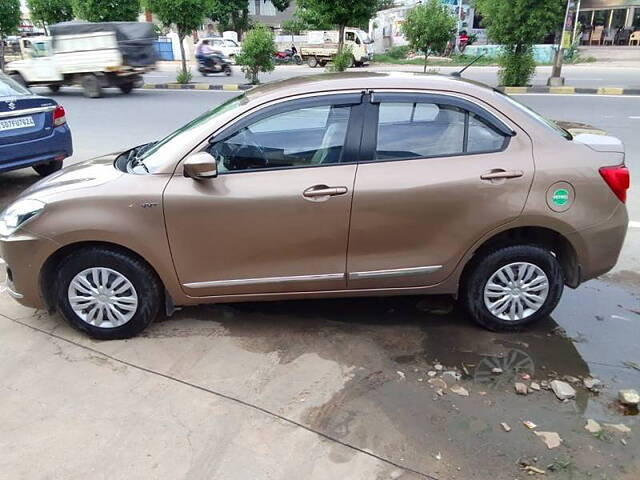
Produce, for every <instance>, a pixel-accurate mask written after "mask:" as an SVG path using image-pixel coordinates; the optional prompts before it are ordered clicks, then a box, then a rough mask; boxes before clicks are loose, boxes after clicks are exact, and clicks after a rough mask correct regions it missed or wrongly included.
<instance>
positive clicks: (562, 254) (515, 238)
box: [458, 226, 580, 289]
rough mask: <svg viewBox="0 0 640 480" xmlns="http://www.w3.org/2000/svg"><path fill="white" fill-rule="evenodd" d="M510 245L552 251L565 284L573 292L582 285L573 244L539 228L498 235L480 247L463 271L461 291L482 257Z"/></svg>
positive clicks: (516, 228)
mask: <svg viewBox="0 0 640 480" xmlns="http://www.w3.org/2000/svg"><path fill="white" fill-rule="evenodd" d="M511 245H537V246H541V247H543V248H545V249H547V250H549V251H550V252H551V253H552V254H553V255H554V256H555V257H556V258H557V259H558V262H559V263H560V266H561V268H562V273H563V275H564V280H565V284H566V285H568V286H569V287H571V288H576V287H577V286H578V285H580V264H579V262H578V254H577V252H576V249H575V247H574V246H573V245H572V243H571V242H570V241H569V240H568V239H567V238H566V237H565V236H564V235H562V234H561V233H559V232H557V231H556V230H553V229H550V228H547V227H540V226H523V227H514V228H511V229H508V230H504V231H501V232H498V233H496V234H495V235H493V236H491V237H489V238H488V239H486V240H485V241H484V242H482V243H481V244H480V245H478V246H477V247H476V248H475V249H474V251H473V254H472V255H471V257H470V258H469V259H468V260H467V262H466V264H465V265H464V268H463V269H462V273H461V275H460V281H459V286H458V288H459V289H460V288H461V287H462V285H463V284H464V281H465V279H466V277H467V275H468V274H469V272H470V271H471V270H472V269H473V267H474V266H475V264H476V262H477V261H478V260H479V259H480V258H481V257H482V254H483V253H486V252H490V251H493V250H496V249H498V248H502V247H506V246H511Z"/></svg>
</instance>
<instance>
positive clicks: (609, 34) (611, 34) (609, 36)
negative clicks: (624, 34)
mask: <svg viewBox="0 0 640 480" xmlns="http://www.w3.org/2000/svg"><path fill="white" fill-rule="evenodd" d="M615 40H616V31H615V30H614V29H613V28H611V29H608V30H605V31H604V38H603V39H602V44H603V45H606V44H607V42H609V43H610V44H611V45H613V43H614V42H615Z"/></svg>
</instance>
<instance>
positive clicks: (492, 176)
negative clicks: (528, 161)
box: [480, 168, 524, 180]
mask: <svg viewBox="0 0 640 480" xmlns="http://www.w3.org/2000/svg"><path fill="white" fill-rule="evenodd" d="M523 175H524V172H523V171H522V170H502V169H501V168H500V169H498V168H496V169H495V170H492V171H491V172H489V173H485V174H483V175H480V178H481V179H482V180H500V179H502V178H518V177H521V176H523Z"/></svg>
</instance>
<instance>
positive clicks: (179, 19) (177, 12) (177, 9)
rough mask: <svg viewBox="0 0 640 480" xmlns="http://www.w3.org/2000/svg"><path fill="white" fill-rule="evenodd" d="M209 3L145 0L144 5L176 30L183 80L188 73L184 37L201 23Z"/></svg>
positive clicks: (181, 0) (203, 1)
mask: <svg viewBox="0 0 640 480" xmlns="http://www.w3.org/2000/svg"><path fill="white" fill-rule="evenodd" d="M210 4H211V2H210V0H146V6H147V7H148V8H149V10H151V11H152V12H153V13H155V14H156V15H157V16H158V18H159V19H160V21H161V22H162V23H163V24H164V25H165V26H167V27H170V26H171V25H174V26H175V27H176V30H178V40H179V41H180V54H181V57H182V76H181V78H183V79H185V80H187V79H188V78H189V74H188V71H187V58H186V54H185V51H184V39H185V37H186V36H187V35H188V34H189V32H191V31H192V30H195V29H197V28H198V27H199V26H200V25H202V21H203V20H204V17H205V14H206V12H207V10H208V8H209V7H210Z"/></svg>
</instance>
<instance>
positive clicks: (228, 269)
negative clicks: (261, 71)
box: [164, 94, 362, 297]
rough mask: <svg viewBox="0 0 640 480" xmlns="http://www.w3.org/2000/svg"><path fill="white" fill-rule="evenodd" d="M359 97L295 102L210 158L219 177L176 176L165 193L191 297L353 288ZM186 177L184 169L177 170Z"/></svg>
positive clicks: (230, 134)
mask: <svg viewBox="0 0 640 480" xmlns="http://www.w3.org/2000/svg"><path fill="white" fill-rule="evenodd" d="M360 101H361V95H360V94H339V95H325V96H322V97H315V98H306V99H296V100H289V101H286V102H281V103H278V104H276V105H272V106H269V107H266V108H263V109H261V110H259V111H258V112H257V113H254V114H253V115H250V116H248V117H245V118H243V119H242V120H239V121H238V122H237V123H236V124H235V125H232V126H230V127H228V128H226V129H225V130H224V131H222V132H221V133H219V134H216V136H215V138H213V139H211V140H210V143H209V144H207V145H206V146H205V147H204V149H205V150H207V151H208V152H209V153H211V154H212V155H213V156H214V157H215V158H216V159H217V164H218V172H219V173H218V176H217V178H212V179H208V180H193V179H190V178H186V177H184V175H182V174H179V173H176V175H174V177H173V178H172V179H171V181H170V182H169V184H168V186H167V189H166V191H165V198H164V208H165V215H166V222H167V232H168V237H169V242H170V245H171V252H172V255H173V260H174V264H175V268H176V270H177V274H178V277H179V279H180V282H181V283H182V285H183V288H184V290H185V292H186V293H187V294H188V295H191V296H194V297H204V296H216V295H234V294H263V293H265V294H268V293H278V292H309V291H319V290H336V289H344V288H345V287H346V251H347V241H348V229H349V216H350V213H351V200H352V195H353V183H354V180H355V172H356V168H357V166H356V164H354V163H350V164H345V162H353V160H355V158H356V156H357V153H358V148H359V145H360V131H361V127H362V125H361V118H362V115H361V114H360V115H355V114H354V112H355V111H357V109H358V108H361V106H360ZM178 170H180V168H179V169H178Z"/></svg>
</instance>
